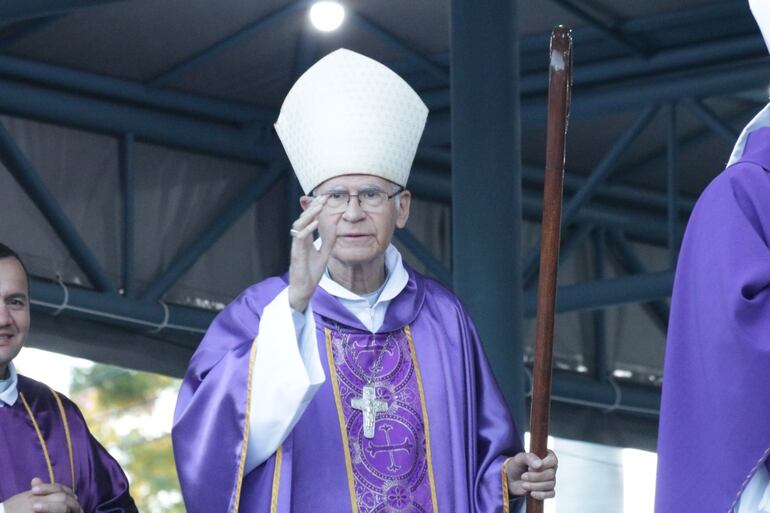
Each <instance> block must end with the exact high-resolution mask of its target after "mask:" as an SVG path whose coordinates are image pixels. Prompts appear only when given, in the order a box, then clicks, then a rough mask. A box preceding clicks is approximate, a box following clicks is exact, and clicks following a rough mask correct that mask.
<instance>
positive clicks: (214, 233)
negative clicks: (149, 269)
mask: <svg viewBox="0 0 770 513" xmlns="http://www.w3.org/2000/svg"><path fill="white" fill-rule="evenodd" d="M286 170H287V165H286V163H285V162H284V161H283V160H282V159H278V158H277V156H276V159H275V160H274V161H273V164H271V166H270V168H269V169H268V170H267V171H265V172H263V173H260V175H259V177H257V178H256V179H255V180H253V181H252V183H251V184H250V185H249V186H247V187H246V188H245V189H244V190H243V191H242V192H241V193H240V194H238V195H237V196H236V197H235V198H233V199H232V200H231V201H228V202H227V208H226V209H225V210H224V211H223V212H220V213H218V214H217V215H215V216H213V221H212V223H211V224H210V225H209V226H207V227H205V228H204V229H203V230H201V231H200V233H199V234H198V236H197V237H196V238H195V239H194V240H193V241H192V242H191V243H190V244H188V245H187V246H186V247H185V248H183V249H182V250H181V251H179V253H177V255H176V256H175V257H174V260H173V261H172V262H171V263H170V264H169V265H168V267H167V268H166V269H165V270H164V271H163V272H162V273H161V275H160V276H158V277H156V278H155V279H153V281H152V284H151V285H150V286H149V287H148V288H147V290H145V291H144V292H143V293H142V295H141V296H140V297H141V300H142V301H154V300H157V299H160V297H161V296H162V295H163V294H164V293H165V292H166V291H168V289H170V288H171V287H172V286H173V285H174V284H175V283H176V282H177V281H179V279H180V278H181V277H182V276H184V274H185V273H186V272H187V271H188V270H189V269H190V268H191V267H192V266H193V265H195V263H196V262H197V261H198V259H199V258H200V257H201V256H202V255H203V254H204V253H205V252H206V251H207V250H208V249H209V248H210V247H211V246H213V245H214V243H216V242H217V241H218V240H219V239H220V238H221V237H222V235H224V234H225V232H226V231H227V230H229V229H230V227H232V225H233V224H235V222H236V221H238V219H240V218H241V216H242V215H243V214H244V213H245V212H246V211H247V210H248V209H249V208H251V207H252V206H253V205H254V203H255V202H257V201H258V200H259V199H260V198H261V197H262V196H264V195H265V193H267V191H269V190H270V188H271V187H272V186H273V185H275V183H276V182H277V181H278V179H279V178H280V177H281V176H282V175H283V174H284V173H285V172H286Z"/></svg>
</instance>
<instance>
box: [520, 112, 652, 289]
mask: <svg viewBox="0 0 770 513" xmlns="http://www.w3.org/2000/svg"><path fill="white" fill-rule="evenodd" d="M657 111H658V106H657V105H653V106H650V107H647V108H646V109H645V110H644V112H642V113H641V114H640V115H639V117H638V118H637V119H636V121H635V122H634V123H633V124H632V125H631V126H630V127H629V128H628V129H627V130H626V131H625V132H624V133H623V135H622V136H621V137H620V138H619V139H618V140H617V141H616V142H615V144H614V145H613V146H612V148H611V149H610V151H608V152H607V154H606V155H605V156H604V158H602V160H601V162H599V164H598V165H597V166H596V168H594V170H593V171H591V174H590V175H589V176H588V178H587V179H586V181H585V182H584V183H583V186H582V187H581V188H580V189H578V191H577V192H576V193H575V194H574V196H572V197H571V198H569V200H568V201H566V202H565V204H564V210H563V213H562V216H561V225H562V226H563V227H564V226H569V224H570V223H571V222H572V221H573V220H574V219H575V215H576V214H577V213H578V212H579V211H580V209H581V208H582V207H583V205H585V204H586V203H587V202H589V201H590V200H591V198H592V197H593V195H594V193H595V191H596V189H597V188H598V187H599V186H600V185H601V184H602V183H603V182H604V181H605V180H606V179H607V177H608V176H609V175H610V174H611V173H612V172H613V171H614V170H615V166H617V163H618V161H619V160H620V157H621V156H622V155H623V153H625V151H626V150H627V149H628V148H629V147H630V146H631V145H632V144H633V143H634V141H635V140H636V138H637V137H639V134H641V133H642V131H643V130H644V129H645V128H646V127H647V125H648V124H649V123H650V121H652V118H654V117H655V114H656V113H657ZM539 261H540V237H539V236H538V238H537V240H536V241H535V243H534V244H533V245H532V249H530V250H529V253H528V254H527V257H526V258H525V259H524V265H523V266H522V267H523V269H524V275H525V276H527V275H529V274H531V273H532V272H533V270H534V269H535V268H536V266H537V263H538V262H539Z"/></svg>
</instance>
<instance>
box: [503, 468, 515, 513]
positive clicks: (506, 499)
mask: <svg viewBox="0 0 770 513" xmlns="http://www.w3.org/2000/svg"><path fill="white" fill-rule="evenodd" d="M512 459H513V458H506V459H505V461H503V472H502V474H503V513H510V511H511V495H510V492H509V491H508V472H507V470H506V467H507V466H508V461H509V460H512Z"/></svg>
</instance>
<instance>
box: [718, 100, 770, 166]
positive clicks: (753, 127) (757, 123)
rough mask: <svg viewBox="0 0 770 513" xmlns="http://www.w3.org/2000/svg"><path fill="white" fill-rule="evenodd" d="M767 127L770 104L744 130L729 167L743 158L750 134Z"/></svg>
mask: <svg viewBox="0 0 770 513" xmlns="http://www.w3.org/2000/svg"><path fill="white" fill-rule="evenodd" d="M766 126H770V103H768V104H767V105H765V108H764V109H762V110H761V111H759V114H757V115H756V116H754V119H752V120H751V121H749V124H748V125H746V126H745V127H744V128H743V131H741V135H740V136H739V137H738V141H736V143H735V147H733V152H732V154H731V155H730V160H728V161H727V167H730V166H732V165H733V164H735V163H736V162H738V161H739V160H740V159H741V157H743V151H744V150H745V149H746V140H747V139H748V138H749V134H751V132H755V131H757V130H759V129H760V128H763V127H766Z"/></svg>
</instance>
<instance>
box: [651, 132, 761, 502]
mask: <svg viewBox="0 0 770 513" xmlns="http://www.w3.org/2000/svg"><path fill="white" fill-rule="evenodd" d="M769 394H770V128H760V129H758V130H756V131H754V132H751V133H750V134H749V135H748V139H747V141H746V146H745V150H744V151H743V154H742V157H741V158H740V160H739V161H738V162H736V163H735V164H734V165H732V166H730V167H728V168H727V169H726V170H725V171H724V172H722V173H721V174H720V175H719V176H717V177H716V179H714V180H713V181H712V182H711V184H710V185H709V186H708V187H707V188H706V190H705V191H704V192H703V194H702V195H701V197H700V199H699V200H698V203H697V204H696V206H695V209H694V210H693V213H692V216H691V217H690V221H689V223H688V225H687V231H686V233H685V236H684V240H683V242H682V249H681V254H680V256H679V263H678V266H677V270H676V278H675V281H674V293H673V296H672V300H671V321H670V323H669V329H668V338H667V341H666V361H665V375H664V381H663V398H662V403H661V412H660V434H659V437H658V475H657V492H656V504H655V511H656V512H657V513H686V512H693V513H695V512H697V513H701V512H708V511H715V512H728V511H732V510H733V508H734V506H735V504H736V501H737V500H738V498H739V496H740V494H741V492H742V491H743V489H744V487H745V486H746V485H747V483H748V482H749V480H750V479H751V478H752V476H753V475H754V473H755V472H756V471H757V469H759V468H760V467H761V465H762V464H763V463H766V461H767V456H768V453H770V395H769Z"/></svg>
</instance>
